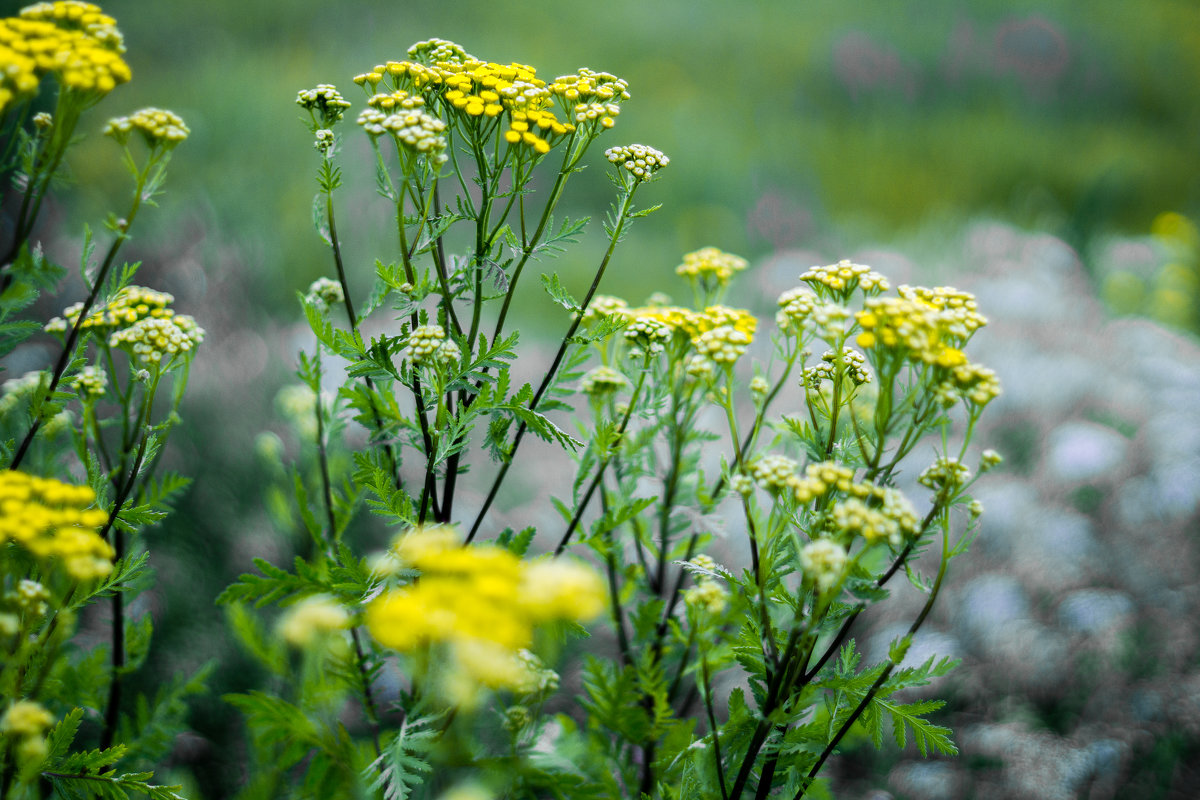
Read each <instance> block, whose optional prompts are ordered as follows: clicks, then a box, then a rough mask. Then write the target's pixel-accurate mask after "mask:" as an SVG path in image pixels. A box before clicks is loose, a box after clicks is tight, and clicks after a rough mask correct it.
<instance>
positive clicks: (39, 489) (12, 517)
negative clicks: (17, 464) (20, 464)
mask: <svg viewBox="0 0 1200 800" xmlns="http://www.w3.org/2000/svg"><path fill="white" fill-rule="evenodd" d="M95 500H96V495H95V493H94V492H93V491H92V490H91V489H90V488H89V487H87V486H72V485H70V484H66V483H61V482H60V481H56V480H54V479H52V478H37V477H34V476H32V475H27V474H25V473H24V472H20V471H16V470H8V471H5V472H0V544H3V543H5V542H7V541H13V542H16V543H17V544H20V545H21V546H22V547H24V548H25V549H26V550H28V551H29V552H30V553H32V554H33V556H34V557H35V558H38V559H41V560H47V561H49V560H57V561H60V562H61V563H62V564H63V566H64V567H65V568H66V571H67V574H69V575H70V576H71V577H73V578H75V579H76V580H89V579H92V578H99V577H103V576H105V575H107V574H108V573H109V572H111V571H112V559H113V556H114V553H113V549H112V547H111V546H110V545H109V544H108V542H106V541H104V540H103V539H102V538H100V535H99V533H98V532H97V529H98V528H100V527H101V526H103V525H104V524H105V523H106V522H107V521H108V512H106V511H104V510H102V509H99V508H88V506H90V505H92V503H94V502H95Z"/></svg>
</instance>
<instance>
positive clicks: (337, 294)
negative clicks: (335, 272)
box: [305, 278, 346, 312]
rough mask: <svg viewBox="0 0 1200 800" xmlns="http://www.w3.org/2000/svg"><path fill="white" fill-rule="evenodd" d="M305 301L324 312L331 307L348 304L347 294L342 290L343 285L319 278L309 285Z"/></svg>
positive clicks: (330, 279) (329, 279)
mask: <svg viewBox="0 0 1200 800" xmlns="http://www.w3.org/2000/svg"><path fill="white" fill-rule="evenodd" d="M305 299H307V300H308V302H310V303H312V304H313V305H314V306H316V307H317V309H318V310H320V311H322V312H324V311H327V310H328V309H329V308H330V306H336V305H341V304H342V303H344V302H346V294H345V292H344V291H343V290H342V284H340V283H339V282H337V281H335V280H333V279H332V278H317V279H316V280H315V281H313V282H312V283H311V284H310V285H309V287H308V294H306V295H305Z"/></svg>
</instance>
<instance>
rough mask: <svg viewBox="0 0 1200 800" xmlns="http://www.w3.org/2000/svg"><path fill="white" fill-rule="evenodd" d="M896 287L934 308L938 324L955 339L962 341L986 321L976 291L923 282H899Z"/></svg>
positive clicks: (902, 294) (906, 294)
mask: <svg viewBox="0 0 1200 800" xmlns="http://www.w3.org/2000/svg"><path fill="white" fill-rule="evenodd" d="M897 291H898V292H899V293H900V296H901V297H905V298H908V299H910V300H916V301H920V302H922V303H925V304H927V305H929V306H931V307H933V308H935V309H937V311H938V325H940V326H941V328H942V329H943V330H944V331H945V332H947V333H948V334H950V335H951V336H953V337H955V339H956V340H957V341H960V342H965V341H966V340H967V339H969V338H970V337H971V334H973V333H974V332H975V331H977V330H979V329H980V328H982V327H983V326H984V325H987V317H985V316H983V315H982V314H980V313H979V304H978V303H977V302H976V301H975V295H973V294H971V293H970V292H960V291H959V290H958V289H955V288H954V287H952V286H938V287H935V288H933V289H928V288H926V287H924V286H901V287H900V288H899V289H897Z"/></svg>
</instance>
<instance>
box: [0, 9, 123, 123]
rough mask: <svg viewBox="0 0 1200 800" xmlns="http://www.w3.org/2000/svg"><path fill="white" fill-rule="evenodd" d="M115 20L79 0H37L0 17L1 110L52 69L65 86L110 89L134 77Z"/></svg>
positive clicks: (33, 87) (25, 94)
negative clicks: (16, 14) (14, 14)
mask: <svg viewBox="0 0 1200 800" xmlns="http://www.w3.org/2000/svg"><path fill="white" fill-rule="evenodd" d="M124 52H125V46H124V43H123V41H122V38H121V33H120V31H119V30H117V27H116V20H114V19H113V18H112V17H110V16H108V15H106V14H104V13H102V12H101V11H100V8H99V6H96V5H94V4H92V3H83V2H77V0H59V1H58V2H54V3H36V4H34V5H31V6H29V7H27V8H25V9H24V10H23V11H22V12H21V15H20V16H19V17H8V18H5V19H0V112H3V111H4V110H5V109H6V108H7V107H8V106H9V105H10V104H11V103H13V102H14V101H17V100H20V99H22V98H25V97H28V96H31V95H33V94H34V93H36V91H37V88H38V85H39V83H40V81H41V79H42V77H43V76H45V75H48V74H54V75H56V76H57V78H58V82H59V83H60V85H62V86H63V87H64V88H68V89H73V90H77V91H80V92H96V93H98V94H107V93H108V92H110V91H112V90H113V89H114V88H115V87H116V86H118V85H119V84H122V83H125V82H126V81H128V80H129V79H130V77H131V73H130V70H129V65H128V64H126V63H125V61H124V60H123V59H122V58H121V54H122V53H124Z"/></svg>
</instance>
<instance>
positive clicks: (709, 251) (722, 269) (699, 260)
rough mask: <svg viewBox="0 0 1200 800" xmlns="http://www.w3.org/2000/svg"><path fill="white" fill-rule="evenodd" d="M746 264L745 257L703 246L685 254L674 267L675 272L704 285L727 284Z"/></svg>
mask: <svg viewBox="0 0 1200 800" xmlns="http://www.w3.org/2000/svg"><path fill="white" fill-rule="evenodd" d="M746 266H747V261H746V259H744V258H741V257H740V256H735V255H733V254H732V253H726V252H724V251H721V250H718V249H717V248H715V247H704V248H701V249H699V250H696V251H694V252H691V253H688V254H687V255H685V256H684V257H683V263H682V264H680V265H679V266H677V267H675V274H676V275H682V276H684V277H686V278H688V279H689V280H692V281H699V282H700V283H702V284H705V285H708V284H709V283H715V284H716V285H717V286H727V285H728V284H729V281H730V280H732V279H733V276H734V275H735V274H736V273H738V272H741V271H742V270H744V269H745V268H746Z"/></svg>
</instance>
